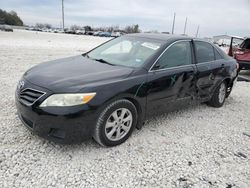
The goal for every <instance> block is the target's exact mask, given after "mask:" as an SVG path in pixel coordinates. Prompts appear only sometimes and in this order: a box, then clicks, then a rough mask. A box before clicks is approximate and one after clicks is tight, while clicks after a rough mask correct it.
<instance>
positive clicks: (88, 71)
mask: <svg viewBox="0 0 250 188" xmlns="http://www.w3.org/2000/svg"><path fill="white" fill-rule="evenodd" d="M132 71H133V69H132V68H129V67H122V66H113V65H108V64H104V63H100V62H97V61H94V60H91V59H89V58H86V57H84V56H82V55H79V56H74V57H69V58H64V59H59V60H55V61H50V62H45V63H41V64H39V65H37V66H35V67H33V68H31V69H30V70H28V71H27V72H26V73H25V74H24V79H26V80H27V81H29V82H31V83H33V84H35V85H37V86H40V87H44V88H46V89H49V90H51V91H54V92H77V91H79V90H81V89H83V88H84V87H86V86H88V85H93V84H94V83H98V82H102V83H105V82H108V81H110V80H114V79H122V78H125V77H127V76H128V75H129V74H130V73H132Z"/></svg>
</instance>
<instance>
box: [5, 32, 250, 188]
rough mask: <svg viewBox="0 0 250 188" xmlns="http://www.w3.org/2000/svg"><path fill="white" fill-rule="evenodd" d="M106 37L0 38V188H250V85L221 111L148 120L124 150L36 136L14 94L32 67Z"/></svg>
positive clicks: (242, 85) (192, 110)
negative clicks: (21, 115) (19, 111)
mask: <svg viewBox="0 0 250 188" xmlns="http://www.w3.org/2000/svg"><path fill="white" fill-rule="evenodd" d="M105 40H108V39H106V38H105V39H104V38H99V37H89V36H75V35H65V34H50V33H36V32H27V31H14V32H13V33H4V32H0V79H1V82H0V106H1V108H0V187H8V188H9V187H183V188H184V187H185V188H189V187H190V188H191V187H195V188H203V187H204V188H205V187H219V188H220V187H222V188H232V187H239V188H248V187H250V85H249V83H246V82H238V83H237V85H236V87H235V88H234V90H233V92H232V94H231V96H230V97H229V98H228V99H227V100H226V102H225V105H224V107H222V108H219V109H215V108H211V107H208V106H206V105H204V104H202V105H199V106H193V107H189V108H187V109H182V110H179V111H176V112H172V113H169V114H165V115H161V116H158V117H155V118H153V119H150V120H149V121H148V122H147V123H146V124H145V126H144V127H143V129H142V130H140V131H138V130H135V131H134V133H133V135H132V136H131V138H130V139H129V140H128V141H127V142H126V143H124V144H122V145H120V146H117V147H113V148H103V147H100V146H99V145H98V144H96V143H95V142H94V141H92V140H90V141H87V142H84V143H82V144H77V145H60V144H56V143H53V142H49V141H46V140H44V139H42V138H39V137H37V136H35V135H33V134H31V133H30V132H29V131H28V130H27V129H26V128H25V127H24V126H23V125H22V123H21V122H20V120H19V119H18V117H17V115H16V109H15V103H14V91H15V87H16V83H17V81H18V80H19V79H20V77H21V75H22V74H23V73H24V72H25V70H27V69H28V68H30V67H32V66H34V65H36V64H38V63H40V62H43V61H47V60H52V59H56V58H60V57H67V56H71V55H76V54H80V53H82V52H84V51H87V50H88V49H91V48H93V47H94V46H96V45H98V44H100V43H102V42H104V41H105Z"/></svg>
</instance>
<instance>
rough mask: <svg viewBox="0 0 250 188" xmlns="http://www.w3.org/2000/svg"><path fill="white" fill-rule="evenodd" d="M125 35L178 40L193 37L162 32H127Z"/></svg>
mask: <svg viewBox="0 0 250 188" xmlns="http://www.w3.org/2000/svg"><path fill="white" fill-rule="evenodd" d="M126 36H132V37H143V38H149V39H156V40H164V41H168V40H169V39H176V40H179V39H193V38H192V37H188V36H183V35H172V34H163V33H134V34H128V35H126Z"/></svg>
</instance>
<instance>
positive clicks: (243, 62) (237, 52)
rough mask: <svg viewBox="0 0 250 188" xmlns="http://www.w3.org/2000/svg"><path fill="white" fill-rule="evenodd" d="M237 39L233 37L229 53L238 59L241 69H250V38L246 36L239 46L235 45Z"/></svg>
mask: <svg viewBox="0 0 250 188" xmlns="http://www.w3.org/2000/svg"><path fill="white" fill-rule="evenodd" d="M237 39H238V38H236V37H232V39H231V44H230V49H229V53H228V55H229V56H232V57H234V58H235V59H236V60H237V61H238V63H239V65H240V69H243V70H250V38H245V39H244V40H243V42H242V43H241V44H240V45H239V46H238V47H234V41H235V40H237Z"/></svg>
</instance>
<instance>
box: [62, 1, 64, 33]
mask: <svg viewBox="0 0 250 188" xmlns="http://www.w3.org/2000/svg"><path fill="white" fill-rule="evenodd" d="M62 29H63V32H64V0H62Z"/></svg>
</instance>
